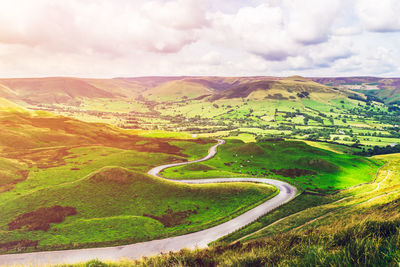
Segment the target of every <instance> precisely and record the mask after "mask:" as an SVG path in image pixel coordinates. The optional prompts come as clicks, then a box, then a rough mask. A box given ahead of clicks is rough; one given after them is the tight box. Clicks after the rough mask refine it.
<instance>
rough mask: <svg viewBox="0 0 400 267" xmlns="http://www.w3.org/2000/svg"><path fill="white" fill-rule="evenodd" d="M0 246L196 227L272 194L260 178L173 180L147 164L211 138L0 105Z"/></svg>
mask: <svg viewBox="0 0 400 267" xmlns="http://www.w3.org/2000/svg"><path fill="white" fill-rule="evenodd" d="M0 125H2V131H1V132H0V208H1V209H2V215H1V216H0V217H1V218H0V240H1V241H0V248H1V250H2V251H3V252H15V251H21V249H22V250H24V251H26V250H32V249H35V250H46V249H61V248H77V247H93V246H105V245H116V244H125V243H134V242H139V241H144V240H151V239H155V238H162V237H167V236H172V235H178V234H183V233H187V232H192V231H197V230H199V229H204V228H207V227H210V226H212V225H215V224H217V223H221V222H223V221H225V220H228V219H229V218H231V217H232V216H235V215H238V214H240V213H242V212H244V211H246V210H247V209H249V208H250V207H252V206H254V205H255V204H257V203H259V202H260V201H263V200H265V199H266V198H268V197H271V196H272V195H273V194H275V189H274V188H272V187H270V186H264V185H255V184H253V185H251V184H221V185H199V186H195V185H190V186H189V185H183V184H180V183H173V182H168V181H165V180H163V179H159V178H155V177H150V176H148V175H146V174H145V173H146V172H147V171H148V170H149V169H150V168H152V167H154V166H157V165H161V164H165V163H169V162H174V161H185V160H188V159H193V158H200V157H203V156H204V155H206V154H207V151H208V149H209V147H210V146H211V145H212V144H213V143H214V142H215V141H213V140H206V139H193V138H188V137H190V136H187V135H182V134H177V133H175V134H174V133H168V135H166V133H164V132H154V133H153V132H145V131H126V130H121V129H118V128H115V127H112V126H109V125H105V124H94V123H86V122H82V121H78V120H76V119H72V118H67V117H63V116H58V115H54V114H52V113H49V112H43V111H35V112H34V111H28V110H14V109H7V110H2V111H0Z"/></svg>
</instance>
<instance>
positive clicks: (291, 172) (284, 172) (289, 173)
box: [270, 168, 317, 178]
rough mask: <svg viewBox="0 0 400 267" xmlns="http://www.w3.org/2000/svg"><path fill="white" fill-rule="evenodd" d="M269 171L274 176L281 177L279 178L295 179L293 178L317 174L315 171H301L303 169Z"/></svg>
mask: <svg viewBox="0 0 400 267" xmlns="http://www.w3.org/2000/svg"><path fill="white" fill-rule="evenodd" d="M270 171H271V172H273V173H275V174H276V175H281V176H284V177H290V178H295V177H299V176H304V175H315V174H317V173H316V172H315V171H310V170H303V169H298V168H295V169H279V170H275V169H272V170H270Z"/></svg>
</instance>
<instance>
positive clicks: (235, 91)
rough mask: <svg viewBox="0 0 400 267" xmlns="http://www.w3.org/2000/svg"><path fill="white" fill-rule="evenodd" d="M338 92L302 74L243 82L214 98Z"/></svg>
mask: <svg viewBox="0 0 400 267" xmlns="http://www.w3.org/2000/svg"><path fill="white" fill-rule="evenodd" d="M337 94H338V92H335V91H334V90H333V89H332V88H330V87H327V86H324V85H321V84H318V83H316V82H313V81H311V80H308V79H305V78H303V77H300V76H293V77H288V78H280V79H278V78H275V79H272V78H260V79H258V80H252V81H248V82H242V83H241V84H240V85H237V86H232V87H231V88H229V89H227V90H225V91H223V92H221V93H217V94H215V95H213V96H212V97H211V99H212V100H218V99H221V98H228V99H230V98H247V99H276V100H289V99H292V100H294V99H301V98H311V99H321V100H323V99H324V98H328V97H329V95H331V96H330V97H332V95H335V97H337Z"/></svg>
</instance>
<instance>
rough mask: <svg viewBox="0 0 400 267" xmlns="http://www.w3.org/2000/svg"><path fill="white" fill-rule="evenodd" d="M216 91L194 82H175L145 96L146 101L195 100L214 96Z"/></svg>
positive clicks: (150, 91) (158, 87)
mask: <svg viewBox="0 0 400 267" xmlns="http://www.w3.org/2000/svg"><path fill="white" fill-rule="evenodd" d="M213 92H214V90H213V89H212V88H210V87H207V86H205V85H203V84H201V83H196V82H194V81H193V80H192V81H187V80H185V79H184V80H175V81H169V82H166V83H163V84H161V85H159V86H156V87H153V88H151V89H148V90H146V91H145V92H144V93H143V96H144V97H145V98H146V99H149V100H153V101H158V102H163V101H179V100H185V99H193V98H197V97H200V96H204V95H212V94H213Z"/></svg>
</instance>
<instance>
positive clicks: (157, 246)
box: [0, 140, 297, 266]
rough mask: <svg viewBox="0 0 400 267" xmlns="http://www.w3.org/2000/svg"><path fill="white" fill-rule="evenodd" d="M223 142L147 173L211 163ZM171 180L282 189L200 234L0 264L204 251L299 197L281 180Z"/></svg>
mask: <svg viewBox="0 0 400 267" xmlns="http://www.w3.org/2000/svg"><path fill="white" fill-rule="evenodd" d="M224 143H225V141H224V140H218V144H216V145H214V146H212V147H211V148H210V150H209V154H208V155H207V156H206V157H204V158H202V159H198V160H194V161H190V162H181V163H172V164H167V165H162V166H158V167H155V168H153V169H151V170H150V171H149V172H148V174H150V175H154V176H157V177H160V178H162V177H161V176H160V175H159V172H160V171H161V170H163V169H166V168H169V167H174V166H180V165H185V164H190V163H194V162H200V161H205V160H208V159H210V158H212V157H213V156H214V155H215V154H216V151H217V147H218V146H219V145H222V144H224ZM168 180H171V179H168ZM171 181H175V182H179V183H187V184H206V183H223V182H257V183H265V184H270V185H273V186H275V187H277V188H278V189H279V194H278V195H276V196H275V197H273V198H271V199H269V200H267V201H265V202H264V203H262V204H260V205H259V206H257V207H255V208H253V209H251V210H249V211H247V212H245V213H243V214H242V215H239V216H238V217H236V218H234V219H232V220H230V221H227V222H225V223H222V224H220V225H217V226H214V227H211V228H208V229H205V230H202V231H199V232H195V233H190V234H186V235H181V236H176V237H170V238H165V239H160V240H153V241H147V242H142V243H136V244H132V245H123V246H117V247H104V248H88V249H76V250H61V251H44V252H33V253H22V254H8V255H0V265H1V266H3V265H31V266H32V265H45V264H47V265H48V264H61V263H77V262H84V261H89V260H92V259H99V260H118V259H120V258H130V259H138V258H141V257H143V256H153V255H157V254H160V253H162V252H169V251H179V250H181V249H182V248H204V247H207V244H209V243H210V242H212V241H214V240H216V239H218V238H221V237H223V236H225V235H227V234H229V233H231V232H233V231H236V230H238V229H239V228H241V227H243V226H245V225H247V224H249V223H251V222H253V221H255V220H256V219H257V218H259V217H260V216H262V215H264V214H266V213H268V212H270V211H271V210H273V209H275V208H277V207H279V206H280V205H282V204H284V203H286V202H288V201H290V200H292V199H293V198H294V197H295V196H296V194H297V189H296V187H294V186H292V185H290V184H288V183H285V182H282V181H278V180H273V179H265V178H213V179H198V180H171Z"/></svg>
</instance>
